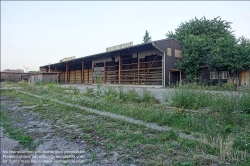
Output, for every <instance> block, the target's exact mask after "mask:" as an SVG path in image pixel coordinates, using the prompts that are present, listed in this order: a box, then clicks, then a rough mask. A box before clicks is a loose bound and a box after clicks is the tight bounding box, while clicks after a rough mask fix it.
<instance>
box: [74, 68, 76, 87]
mask: <svg viewBox="0 0 250 166" xmlns="http://www.w3.org/2000/svg"><path fill="white" fill-rule="evenodd" d="M74 82H75V83H76V68H75V81H74Z"/></svg>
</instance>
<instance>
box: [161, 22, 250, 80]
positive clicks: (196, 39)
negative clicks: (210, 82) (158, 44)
mask: <svg viewBox="0 0 250 166" xmlns="http://www.w3.org/2000/svg"><path fill="white" fill-rule="evenodd" d="M166 36H167V37H168V38H176V39H177V40H179V41H180V42H181V43H182V46H183V58H182V61H179V62H178V63H177V64H178V66H179V68H180V69H181V70H183V71H184V72H185V73H186V74H187V79H188V80H189V81H190V82H191V81H193V78H194V75H195V73H196V72H197V71H198V69H199V66H200V65H202V64H207V65H208V66H209V69H210V70H213V71H214V70H216V71H218V70H221V69H222V68H225V69H230V70H232V71H235V69H241V68H242V67H243V66H247V65H248V64H249V63H250V61H249V60H248V59H247V58H246V57H244V56H247V55H246V54H244V53H243V50H245V49H242V48H243V47H239V48H238V46H237V45H235V43H236V42H235V38H234V37H233V34H232V31H231V22H227V21H224V20H221V18H220V17H216V18H214V19H212V20H208V19H206V18H205V17H203V18H201V19H197V18H195V19H191V20H190V21H188V22H185V23H181V24H180V25H179V26H178V28H177V29H175V32H174V33H173V32H168V33H167V34H166ZM241 41H243V43H244V46H245V45H246V43H247V42H245V41H246V40H241ZM235 47H237V49H235ZM240 50H241V51H240ZM240 52H242V53H240ZM243 54H244V56H242V55H243ZM248 55H249V54H248ZM240 59H242V60H241V61H242V62H243V61H244V62H246V60H248V61H247V62H249V63H244V64H242V63H240V64H238V63H235V62H238V60H240ZM248 66H249V65H248Z"/></svg>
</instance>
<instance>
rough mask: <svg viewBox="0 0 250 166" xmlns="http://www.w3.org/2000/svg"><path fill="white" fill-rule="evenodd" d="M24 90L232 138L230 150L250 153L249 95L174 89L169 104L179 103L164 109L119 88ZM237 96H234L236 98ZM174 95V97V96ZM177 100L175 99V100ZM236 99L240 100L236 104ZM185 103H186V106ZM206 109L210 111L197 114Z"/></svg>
mask: <svg viewBox="0 0 250 166" xmlns="http://www.w3.org/2000/svg"><path fill="white" fill-rule="evenodd" d="M24 90H25V91H27V92H31V93H34V94H38V95H42V96H44V97H46V98H48V99H49V98H53V99H54V98H56V99H60V100H61V101H65V102H69V103H73V104H79V105H83V106H87V107H90V108H96V109H99V110H103V111H109V112H113V113H116V114H121V115H126V116H128V117H132V118H135V119H140V120H143V121H145V122H154V123H157V124H158V125H167V126H171V127H174V128H175V129H180V130H182V131H183V132H185V133H190V132H193V131H195V132H200V133H203V134H205V135H206V136H207V137H210V136H212V137H217V136H218V135H220V136H222V137H226V136H228V135H229V134H232V135H233V137H234V138H235V141H234V144H233V148H234V149H237V148H238V149H239V150H243V151H245V150H246V151H248V152H249V151H250V133H249V131H250V130H249V128H250V126H249V124H250V115H249V114H247V113H248V112H247V110H249V108H250V107H249V103H250V102H248V100H249V91H248V90H242V91H239V92H237V93H235V92H232V91H230V92H216V93H215V92H207V91H205V90H203V89H200V90H196V89H195V86H193V87H189V86H185V85H183V86H182V87H176V88H175V89H174V92H173V94H172V99H169V100H170V102H172V103H174V102H176V103H178V105H176V107H180V108H177V109H172V110H171V109H166V107H165V105H164V104H159V102H158V101H157V100H156V101H155V100H154V99H155V97H154V95H153V94H152V93H147V91H145V94H146V95H145V96H146V97H145V96H144V97H143V93H144V92H143V91H140V92H138V91H136V90H135V89H132V90H130V91H125V90H124V89H123V88H122V87H120V88H118V89H115V88H111V87H110V88H108V89H102V92H101V93H99V94H98V95H97V94H96V91H95V90H94V89H92V88H89V89H87V90H86V91H85V92H83V93H81V92H80V91H79V90H77V89H76V88H74V87H69V88H67V90H69V92H65V89H64V88H61V87H60V86H59V85H53V86H52V87H50V85H42V86H35V85H28V86H25V87H24ZM235 94H236V95H235ZM174 95H175V96H174ZM175 97H176V98H175ZM238 97H239V98H240V99H241V100H238ZM187 101H188V102H187ZM203 107H207V108H209V110H210V111H199V110H200V108H203ZM183 108H194V109H197V110H198V111H197V112H186V111H184V110H183Z"/></svg>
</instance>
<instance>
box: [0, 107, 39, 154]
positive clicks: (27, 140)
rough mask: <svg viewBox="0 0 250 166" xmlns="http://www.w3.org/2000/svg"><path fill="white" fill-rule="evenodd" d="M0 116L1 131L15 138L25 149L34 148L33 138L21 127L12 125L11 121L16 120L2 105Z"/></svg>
mask: <svg viewBox="0 0 250 166" xmlns="http://www.w3.org/2000/svg"><path fill="white" fill-rule="evenodd" d="M0 117H1V126H2V127H3V128H4V130H3V132H4V133H5V134H8V136H9V137H10V138H12V139H15V140H17V141H18V142H19V143H20V144H21V145H22V146H23V148H24V149H26V150H34V149H35V148H36V145H35V143H34V139H33V138H32V136H31V135H30V134H29V133H28V132H26V131H25V130H24V129H22V128H19V127H16V126H12V123H13V121H16V120H18V119H17V118H13V117H11V115H10V113H9V112H7V111H5V110H4V109H3V108H2V107H1V112H0Z"/></svg>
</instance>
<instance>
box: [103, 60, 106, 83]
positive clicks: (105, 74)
mask: <svg viewBox="0 0 250 166" xmlns="http://www.w3.org/2000/svg"><path fill="white" fill-rule="evenodd" d="M106 78H107V73H106V62H104V79H103V80H104V84H106Z"/></svg>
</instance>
